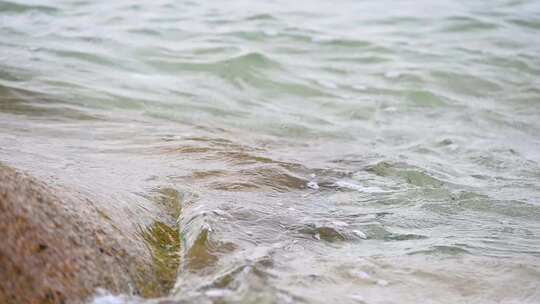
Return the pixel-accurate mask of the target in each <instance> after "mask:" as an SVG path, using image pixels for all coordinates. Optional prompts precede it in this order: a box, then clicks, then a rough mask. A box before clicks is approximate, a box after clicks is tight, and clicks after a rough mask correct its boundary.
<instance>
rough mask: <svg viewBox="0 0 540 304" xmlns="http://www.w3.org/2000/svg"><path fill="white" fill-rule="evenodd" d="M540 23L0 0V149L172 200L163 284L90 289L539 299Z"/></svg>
mask: <svg viewBox="0 0 540 304" xmlns="http://www.w3.org/2000/svg"><path fill="white" fill-rule="evenodd" d="M539 33H540V5H539V3H538V2H535V1H506V0H505V1H450V0H448V1H436V2H433V1H416V2H414V3H412V2H407V1H377V2H366V1H345V0H344V1H337V2H324V1H299V2H291V1H289V2H287V1H281V0H276V1H266V2H260V3H253V2H250V1H229V2H227V3H223V2H217V1H216V2H211V1H208V2H206V3H198V2H188V1H185V2H174V1H170V0H165V1H151V2H144V3H142V2H141V3H138V2H137V3H133V2H131V1H114V2H105V1H76V2H73V1H25V2H22V1H21V2H17V3H16V2H13V1H10V2H8V1H0V161H3V162H6V163H8V164H11V165H14V166H16V167H19V168H22V169H26V170H28V171H30V172H32V173H33V174H34V175H37V176H39V177H41V178H43V179H46V180H48V181H51V182H54V183H59V184H67V185H70V186H75V187H76V188H78V189H82V191H85V192H87V193H89V196H94V197H99V198H102V199H106V200H110V201H111V210H114V209H117V210H122V212H126V214H127V215H126V216H128V217H129V218H130V219H131V220H133V219H137V217H138V215H139V214H144V213H145V212H148V210H149V209H152V208H157V207H156V206H161V207H162V206H163V204H165V205H166V208H167V209H168V210H170V214H167V215H164V219H163V222H159V223H143V224H145V225H147V232H145V233H146V234H145V235H146V237H147V239H148V240H149V242H148V245H149V246H150V247H151V248H152V250H153V252H154V253H155V258H156V259H157V260H158V263H157V265H158V266H159V267H158V268H159V269H158V271H160V272H161V273H163V279H164V280H165V281H166V284H165V285H170V286H172V285H173V284H174V287H173V288H172V289H171V291H170V292H169V293H170V296H167V297H165V298H164V299H155V300H140V299H138V298H137V297H133V296H129V295H128V296H120V297H102V298H99V299H97V300H96V302H97V303H118V302H115V301H119V302H120V303H124V302H125V303H131V302H134V303H138V302H139V301H141V302H143V303H156V302H157V303H177V302H178V303H185V302H188V303H205V302H216V303H222V302H226V303H238V302H241V303H255V302H256V303H259V302H260V303H266V302H268V303H274V302H275V303H296V302H299V303H302V302H306V303H329V302H332V301H333V302H336V303H458V302H459V303H461V302H463V303H465V302H466V303H536V302H538V301H540V294H539V291H538V290H539V289H538V282H540V237H539V234H540V164H539V162H540V136H539V134H540V80H539V79H540V78H539V77H540V56H539V54H540V39H538V36H539ZM163 189H165V190H163ZM170 204H172V205H171V206H169V205H170ZM109 211H110V210H109ZM113 213H114V212H113ZM171 218H173V219H171ZM176 219H177V221H176ZM171 227H177V229H178V234H175V233H174V231H171V229H172V228H171ZM177 251H178V252H177ZM176 252H177V254H176ZM171 268H172V269H171ZM174 268H177V269H174ZM174 276H176V279H174ZM174 281H175V282H174ZM108 301H110V302H108Z"/></svg>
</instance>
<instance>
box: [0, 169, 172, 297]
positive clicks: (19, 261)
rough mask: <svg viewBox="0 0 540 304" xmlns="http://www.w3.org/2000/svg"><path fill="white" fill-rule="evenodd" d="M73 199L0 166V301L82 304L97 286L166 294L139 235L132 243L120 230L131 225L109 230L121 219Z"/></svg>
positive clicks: (128, 233)
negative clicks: (111, 216) (106, 214)
mask: <svg viewBox="0 0 540 304" xmlns="http://www.w3.org/2000/svg"><path fill="white" fill-rule="evenodd" d="M75 194H76V192H74V191H69V190H66V189H63V188H59V187H52V186H48V185H45V184H44V183H43V182H40V181H38V180H36V179H35V178H33V177H30V176H28V175H27V174H24V173H21V172H19V171H17V170H14V169H12V168H10V167H7V166H4V165H2V164H0V237H1V238H2V240H1V241H0V303H6V304H20V303H29V304H32V303H50V304H53V303H54V304H56V303H68V304H69V303H83V302H85V301H86V300H87V299H88V298H89V297H91V296H92V295H94V294H95V292H96V290H97V289H98V288H104V289H107V290H109V291H110V292H111V293H113V294H114V293H125V294H136V295H141V296H144V297H154V296H159V295H162V294H164V293H165V292H167V288H169V287H168V286H167V287H164V286H162V281H163V280H160V278H159V273H158V272H157V271H156V269H155V265H154V261H153V259H154V257H153V252H152V248H151V246H147V245H145V241H144V233H141V237H140V238H134V237H133V235H135V233H134V231H123V230H126V229H128V228H126V227H136V225H132V226H129V225H115V221H122V220H124V219H122V217H121V216H120V217H119V218H117V219H112V218H110V217H107V216H104V215H103V214H101V213H100V211H99V209H98V208H96V207H95V204H92V203H90V202H89V201H87V200H85V199H82V198H81V197H80V196H77V195H75ZM133 229H135V228H133ZM167 283H170V282H167ZM169 285H170V284H169Z"/></svg>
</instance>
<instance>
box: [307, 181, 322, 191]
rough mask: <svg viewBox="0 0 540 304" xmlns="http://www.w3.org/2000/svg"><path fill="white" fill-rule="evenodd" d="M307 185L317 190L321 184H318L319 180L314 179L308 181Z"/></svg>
mask: <svg viewBox="0 0 540 304" xmlns="http://www.w3.org/2000/svg"><path fill="white" fill-rule="evenodd" d="M307 186H308V187H309V188H311V189H315V190H317V189H319V184H317V182H314V181H311V182H309V183H307Z"/></svg>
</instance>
